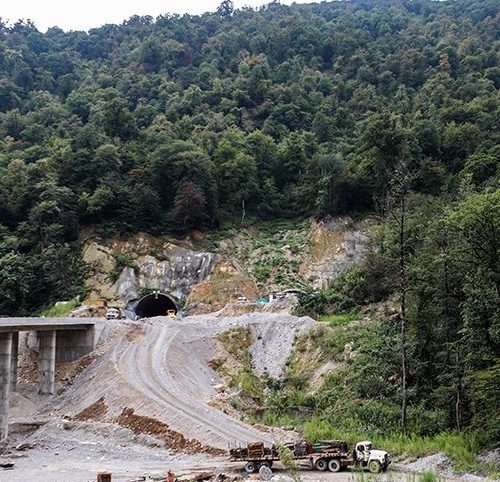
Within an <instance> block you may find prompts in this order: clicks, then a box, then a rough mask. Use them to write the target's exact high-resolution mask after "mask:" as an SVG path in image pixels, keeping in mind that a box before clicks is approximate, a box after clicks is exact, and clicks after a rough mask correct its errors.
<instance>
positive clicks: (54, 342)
mask: <svg viewBox="0 0 500 482" xmlns="http://www.w3.org/2000/svg"><path fill="white" fill-rule="evenodd" d="M103 322H104V320H103V319H100V318H16V317H12V318H0V442H2V441H3V440H4V439H6V438H7V435H8V421H9V398H10V393H11V392H12V391H15V390H16V389H17V364H18V353H19V332H21V331H28V332H33V333H34V339H35V342H36V344H37V346H38V381H39V385H38V393H40V394H42V395H52V394H53V393H54V388H55V371H56V370H55V365H56V362H68V361H73V360H76V359H77V358H79V357H81V356H84V355H86V354H88V353H90V352H91V351H92V350H93V349H94V346H95V343H96V340H95V333H96V330H95V328H96V324H98V323H103Z"/></svg>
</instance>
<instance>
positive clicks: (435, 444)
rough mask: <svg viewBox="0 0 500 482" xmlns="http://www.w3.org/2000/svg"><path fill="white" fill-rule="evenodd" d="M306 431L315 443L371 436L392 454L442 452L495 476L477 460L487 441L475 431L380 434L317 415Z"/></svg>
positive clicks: (457, 465) (457, 463) (458, 466)
mask: <svg viewBox="0 0 500 482" xmlns="http://www.w3.org/2000/svg"><path fill="white" fill-rule="evenodd" d="M296 422H297V421H296ZM302 430H303V433H304V436H305V438H306V439H307V440H310V441H312V442H315V441H317V440H322V439H337V440H346V441H347V442H349V444H351V445H353V444H355V443H356V442H359V441H360V440H364V439H367V438H368V439H370V440H371V441H372V442H373V444H374V447H375V448H379V449H381V450H387V452H389V453H390V454H391V456H392V457H396V458H407V457H415V458H418V457H425V456H427V455H432V454H435V453H438V452H442V453H444V454H446V455H447V456H448V457H449V458H450V460H451V461H452V463H453V466H454V469H455V470H457V471H480V472H484V473H486V474H489V475H495V470H494V468H493V467H490V466H487V465H481V464H478V463H477V456H478V454H479V452H480V450H481V447H482V445H483V444H482V438H481V436H479V435H478V434H476V433H474V432H443V433H440V434H437V435H429V436H419V435H414V434H408V435H403V434H401V433H392V434H386V435H377V434H375V433H366V432H362V433H361V432H358V431H349V430H343V429H340V428H338V427H335V426H333V425H332V424H330V423H329V422H328V421H326V420H324V419H322V418H319V417H313V418H311V419H310V420H308V421H306V422H304V423H303V424H302ZM423 480H427V479H423Z"/></svg>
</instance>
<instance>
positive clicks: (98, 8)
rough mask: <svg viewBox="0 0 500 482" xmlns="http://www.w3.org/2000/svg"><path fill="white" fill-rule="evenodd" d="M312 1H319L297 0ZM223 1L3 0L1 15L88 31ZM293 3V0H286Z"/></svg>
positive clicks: (261, 0) (251, 0) (256, 0)
mask: <svg viewBox="0 0 500 482" xmlns="http://www.w3.org/2000/svg"><path fill="white" fill-rule="evenodd" d="M270 1H271V0H236V1H235V2H234V4H235V6H236V7H241V6H243V5H249V6H251V7H258V6H260V5H264V4H266V3H269V2H270ZM295 1H296V3H311V2H313V1H318V0H295ZM220 3H221V0H203V1H199V0H78V1H74V0H1V1H0V17H2V18H3V19H4V20H9V21H10V23H13V22H15V21H16V20H18V19H20V18H24V19H28V18H29V19H31V20H33V21H34V22H35V24H36V26H37V27H38V30H40V31H42V32H45V31H46V30H47V28H48V27H53V26H55V25H57V26H58V27H61V28H62V29H64V30H88V29H89V28H93V27H99V26H101V25H104V24H105V23H121V22H122V21H123V20H125V19H127V18H129V17H131V16H132V15H136V14H137V15H151V16H152V17H156V16H157V15H160V14H165V13H180V14H182V13H191V14H199V13H203V12H210V11H214V10H215V9H216V8H217V6H218V5H219V4H220ZM281 3H284V4H291V3H293V0H289V1H288V0H282V2H281Z"/></svg>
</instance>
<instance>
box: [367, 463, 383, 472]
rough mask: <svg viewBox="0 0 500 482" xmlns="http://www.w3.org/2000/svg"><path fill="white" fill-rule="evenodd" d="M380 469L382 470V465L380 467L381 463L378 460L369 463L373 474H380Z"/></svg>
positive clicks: (369, 468)
mask: <svg viewBox="0 0 500 482" xmlns="http://www.w3.org/2000/svg"><path fill="white" fill-rule="evenodd" d="M380 469H381V465H380V462H379V461H378V460H370V462H369V463H368V470H369V471H370V472H371V473H372V474H378V473H379V472H380Z"/></svg>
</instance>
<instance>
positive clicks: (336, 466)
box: [328, 459, 341, 472]
mask: <svg viewBox="0 0 500 482" xmlns="http://www.w3.org/2000/svg"><path fill="white" fill-rule="evenodd" d="M340 467H341V466H340V460H338V459H332V460H330V462H328V470H329V471H330V472H340Z"/></svg>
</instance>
